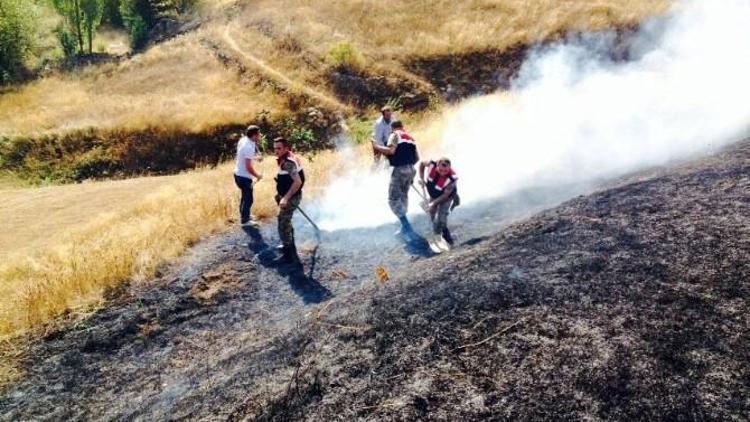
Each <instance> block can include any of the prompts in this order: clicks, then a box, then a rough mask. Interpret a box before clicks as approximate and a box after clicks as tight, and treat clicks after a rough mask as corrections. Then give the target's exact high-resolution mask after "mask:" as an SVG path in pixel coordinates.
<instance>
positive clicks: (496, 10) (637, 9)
mask: <svg viewBox="0 0 750 422" xmlns="http://www.w3.org/2000/svg"><path fill="white" fill-rule="evenodd" d="M670 3H671V2H670V1H668V0H632V1H616V0H570V1H565V2H559V1H554V0H471V1H460V2H456V1H447V0H442V1H438V2H435V1H424V0H412V1H406V2H401V1H395V0H379V1H373V0H368V1H354V0H332V1H329V2H315V3H314V4H313V3H311V2H309V1H306V0H286V1H283V2H279V1H276V0H261V1H258V2H252V3H246V2H236V5H237V7H236V8H234V9H232V10H233V11H232V12H227V7H229V5H230V4H232V2H229V1H223V2H222V3H221V4H220V5H218V6H217V5H215V4H212V5H211V6H206V7H205V9H206V10H205V11H204V19H205V20H206V22H205V23H204V25H203V26H202V29H200V30H198V31H196V32H192V33H190V34H187V35H185V36H182V37H179V38H178V39H175V40H172V41H169V42H166V43H164V44H161V45H159V46H157V47H154V48H152V49H150V50H148V51H147V52H146V53H144V54H141V55H138V56H136V57H135V58H133V59H131V60H128V61H125V62H124V63H121V64H106V65H100V66H93V67H91V68H89V69H88V70H87V71H85V72H83V73H82V74H78V75H58V76H51V77H48V78H46V79H44V80H41V81H38V82H35V83H33V84H30V85H28V86H24V87H21V88H18V89H17V90H16V91H15V92H11V93H6V94H4V95H2V96H0V135H33V134H36V133H39V132H61V131H67V130H73V129H80V128H86V127H91V126H93V127H96V128H100V129H106V128H117V129H123V130H138V129H141V128H144V127H146V126H153V125H160V126H172V127H178V128H184V129H187V130H192V131H199V130H203V129H205V128H209V127H215V126H218V125H222V124H227V123H238V122H244V121H246V120H247V119H248V118H251V117H252V116H254V115H255V113H256V112H257V111H260V110H261V109H266V110H270V111H271V112H275V113H283V112H285V111H286V109H287V107H288V105H287V101H286V98H284V95H283V94H279V93H278V92H276V91H272V90H270V89H269V88H260V86H263V85H259V84H255V83H248V82H247V81H243V80H241V79H240V78H239V77H238V75H237V74H236V73H235V72H234V71H233V70H230V69H226V68H225V67H224V66H223V65H222V64H221V63H220V62H219V61H218V60H216V59H215V58H214V57H213V56H212V54H211V53H210V51H209V50H208V49H207V48H206V46H205V43H204V42H203V41H205V40H209V41H211V42H213V43H215V44H216V45H219V46H221V47H222V48H223V50H224V51H225V52H226V53H228V54H230V55H232V56H233V57H239V58H241V59H243V61H244V62H245V64H248V69H249V72H250V73H251V74H253V75H258V76H262V77H265V78H270V79H271V80H275V81H276V82H278V83H280V84H281V85H282V86H285V88H287V89H289V90H290V91H291V92H293V93H295V92H296V93H299V92H303V93H307V92H306V91H309V90H314V91H315V92H317V93H318V94H319V95H318V97H327V98H330V97H332V96H333V95H332V93H331V92H330V89H329V87H328V83H327V81H326V78H325V65H324V62H325V57H326V55H327V54H328V51H329V49H330V48H331V47H332V46H333V45H334V44H335V43H337V42H339V41H341V40H348V41H351V42H352V43H353V45H354V46H355V47H356V48H357V49H359V50H360V51H361V53H362V54H363V55H364V57H365V58H366V61H367V64H366V65H367V66H370V67H372V66H376V67H383V68H388V69H390V70H391V71H393V72H403V71H404V66H403V64H405V63H407V62H408V61H410V60H412V59H413V58H415V57H425V56H431V55H443V54H456V53H464V52H471V51H477V50H483V49H503V48H505V47H508V46H510V45H513V44H517V43H529V42H533V41H536V40H540V39H545V38H548V37H550V36H552V35H554V34H557V33H559V32H560V31H563V30H568V29H600V28H604V27H609V26H612V25H628V24H634V23H637V22H639V21H641V20H642V19H643V18H644V17H647V16H652V15H655V14H659V13H662V12H664V11H665V10H666V9H667V7H668V5H669V4H670ZM225 13H226V16H225V15H224V14H225ZM425 13H429V18H428V19H427V18H425ZM227 32H229V35H230V36H231V37H232V38H233V39H234V41H236V44H237V46H238V47H239V48H240V49H241V50H242V52H244V53H246V54H248V55H251V56H252V57H254V58H257V59H260V60H262V61H263V66H254V65H253V64H252V63H248V60H245V59H246V57H245V58H243V57H242V55H240V54H237V52H236V51H234V50H233V49H232V48H231V46H228V45H227V43H226V39H225V34H226V33H227ZM105 35H106V34H105ZM105 38H106V37H105ZM279 74H282V75H285V78H283V79H282V80H279V78H278V75H279ZM305 87H307V88H305ZM324 102H327V101H324ZM327 105H330V104H327Z"/></svg>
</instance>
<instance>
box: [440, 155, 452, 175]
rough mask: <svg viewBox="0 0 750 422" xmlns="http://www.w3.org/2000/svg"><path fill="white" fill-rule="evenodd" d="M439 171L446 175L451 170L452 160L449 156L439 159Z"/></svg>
mask: <svg viewBox="0 0 750 422" xmlns="http://www.w3.org/2000/svg"><path fill="white" fill-rule="evenodd" d="M437 172H438V174H439V175H441V176H446V175H448V174H449V173H450V172H451V160H450V159H448V158H445V157H443V158H441V159H439V160H438V161H437Z"/></svg>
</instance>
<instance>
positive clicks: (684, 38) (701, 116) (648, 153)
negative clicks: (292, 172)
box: [317, 0, 750, 230]
mask: <svg viewBox="0 0 750 422" xmlns="http://www.w3.org/2000/svg"><path fill="white" fill-rule="evenodd" d="M612 39H613V37H612V36H608V35H606V34H599V35H598V36H591V37H588V39H587V40H583V41H581V40H578V41H576V42H567V43H562V44H559V45H556V46H553V47H550V48H546V49H544V50H543V51H538V52H536V53H535V54H532V55H531V58H530V59H529V60H528V61H527V62H526V63H525V64H524V66H523V68H522V70H521V73H520V75H519V78H518V79H517V81H516V82H515V84H514V86H513V88H512V89H511V91H510V93H509V94H505V95H499V94H498V95H491V96H485V97H479V98H475V99H472V100H469V101H466V102H465V103H464V104H462V105H461V106H460V107H458V108H457V109H456V110H454V111H453V112H452V113H450V114H448V115H447V116H446V118H447V119H448V120H447V122H446V123H447V125H446V129H445V131H444V133H443V138H442V141H441V145H442V148H441V152H440V155H446V156H449V157H450V158H451V159H452V161H453V163H454V167H455V168H456V170H457V172H458V173H459V176H460V184H459V189H460V192H461V197H462V202H463V203H464V205H468V204H471V203H473V202H474V203H475V202H477V201H480V200H484V199H493V198H502V197H503V196H505V195H508V194H511V193H513V192H515V191H518V190H522V189H528V188H532V187H535V186H542V185H544V186H550V185H557V184H559V185H563V184H569V183H582V182H586V181H590V180H595V179H598V178H602V177H613V176H617V175H622V174H624V173H626V172H630V171H633V170H637V169H639V168H643V167H646V166H651V165H657V164H663V163H666V162H668V161H670V160H675V159H680V158H685V157H689V156H691V155H695V154H698V153H705V152H707V151H710V150H712V149H715V148H718V147H720V146H723V145H726V144H728V143H731V142H735V141H738V140H740V139H742V137H743V136H746V135H747V133H748V128H749V127H750V80H748V78H749V75H750V1H749V0H721V1H713V0H703V1H701V0H694V1H687V2H681V3H678V4H677V5H676V6H675V7H674V10H673V12H672V13H671V15H669V16H667V17H664V18H660V19H658V20H657V21H655V22H651V23H649V24H648V25H645V27H644V29H642V30H641V32H640V33H639V34H637V35H636V40H635V42H634V43H633V47H631V49H630V51H629V55H630V57H631V60H629V61H624V62H623V61H619V62H616V61H612V60H610V59H608V58H607V55H605V54H602V51H603V50H606V49H607V46H608V41H611V40H612ZM407 123H408V122H407ZM418 141H419V140H418ZM354 171H355V173H353V174H352V176H351V177H344V178H341V179H340V180H338V181H336V182H334V183H333V184H332V185H331V186H330V187H329V188H328V190H327V192H326V194H325V195H324V196H323V198H322V200H321V202H320V204H319V205H320V206H319V207H318V210H317V211H318V214H319V216H320V217H321V218H322V224H321V225H322V226H323V227H324V228H326V229H329V230H333V229H341V228H350V227H361V226H374V225H378V224H382V223H386V222H390V221H394V217H393V215H392V214H391V213H390V211H389V209H388V206H387V203H386V197H387V184H388V181H387V180H388V176H387V174H383V173H380V174H369V173H366V172H365V173H363V170H362V169H361V168H360V169H358V170H354ZM413 203H414V202H412V204H413ZM411 210H412V212H416V211H417V207H416V206H414V205H412V207H411Z"/></svg>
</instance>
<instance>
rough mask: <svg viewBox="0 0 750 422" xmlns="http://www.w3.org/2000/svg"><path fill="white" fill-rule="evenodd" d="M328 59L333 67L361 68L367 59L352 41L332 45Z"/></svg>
mask: <svg viewBox="0 0 750 422" xmlns="http://www.w3.org/2000/svg"><path fill="white" fill-rule="evenodd" d="M326 61H327V62H328V64H330V65H331V66H333V67H337V68H342V67H343V68H349V69H360V68H362V67H364V64H365V59H364V57H363V56H362V54H361V53H360V52H359V51H358V50H357V49H356V48H355V47H354V45H353V44H352V43H351V42H350V41H340V42H338V43H336V44H334V46H333V47H331V50H330V51H329V52H328V57H326Z"/></svg>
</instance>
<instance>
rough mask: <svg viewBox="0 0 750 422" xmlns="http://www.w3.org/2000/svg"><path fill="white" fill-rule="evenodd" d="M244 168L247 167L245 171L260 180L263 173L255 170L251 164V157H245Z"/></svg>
mask: <svg viewBox="0 0 750 422" xmlns="http://www.w3.org/2000/svg"><path fill="white" fill-rule="evenodd" d="M245 169H247V172H248V173H250V174H252V175H253V177H255V178H256V179H258V180H260V179H262V178H263V175H262V174H260V173H258V172H257V171H255V167H254V166H253V159H252V158H245Z"/></svg>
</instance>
